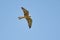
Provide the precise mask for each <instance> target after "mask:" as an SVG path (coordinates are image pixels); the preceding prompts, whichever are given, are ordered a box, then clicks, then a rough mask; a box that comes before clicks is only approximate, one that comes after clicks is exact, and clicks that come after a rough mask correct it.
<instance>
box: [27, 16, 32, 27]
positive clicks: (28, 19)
mask: <svg viewBox="0 0 60 40" xmlns="http://www.w3.org/2000/svg"><path fill="white" fill-rule="evenodd" d="M26 20H27V22H28V26H29V28H31V26H32V19H31V18H30V17H29V18H26Z"/></svg>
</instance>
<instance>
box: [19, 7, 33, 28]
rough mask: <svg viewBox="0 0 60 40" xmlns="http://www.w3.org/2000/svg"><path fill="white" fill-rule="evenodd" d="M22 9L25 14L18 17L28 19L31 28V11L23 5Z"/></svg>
mask: <svg viewBox="0 0 60 40" xmlns="http://www.w3.org/2000/svg"><path fill="white" fill-rule="evenodd" d="M21 9H22V10H23V13H24V16H22V17H18V18H19V19H22V18H25V19H26V20H27V23H28V26H29V28H31V26H32V19H31V16H29V11H28V10H26V9H25V8H24V7H21Z"/></svg>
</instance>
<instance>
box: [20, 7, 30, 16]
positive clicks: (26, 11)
mask: <svg viewBox="0 0 60 40" xmlns="http://www.w3.org/2000/svg"><path fill="white" fill-rule="evenodd" d="M21 9H22V10H23V12H24V16H28V15H29V11H28V10H26V9H25V8H23V7H21Z"/></svg>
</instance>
